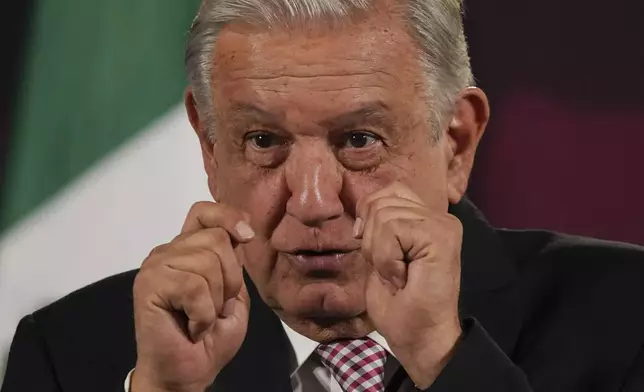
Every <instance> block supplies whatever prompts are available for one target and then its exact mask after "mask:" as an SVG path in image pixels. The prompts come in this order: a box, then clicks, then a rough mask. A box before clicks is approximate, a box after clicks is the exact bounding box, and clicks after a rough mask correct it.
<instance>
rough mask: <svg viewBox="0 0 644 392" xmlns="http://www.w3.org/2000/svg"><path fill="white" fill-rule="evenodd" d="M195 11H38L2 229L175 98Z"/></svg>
mask: <svg viewBox="0 0 644 392" xmlns="http://www.w3.org/2000/svg"><path fill="white" fill-rule="evenodd" d="M197 7H198V0H190V1H186V0H180V1H178V0H137V1H131V0H85V1H76V0H58V1H45V0H42V1H40V2H39V3H38V4H37V6H36V7H35V12H36V14H35V15H34V19H33V20H34V25H33V31H32V37H31V40H30V45H31V46H30V48H28V50H27V56H28V57H27V61H26V69H25V72H24V73H23V75H24V79H23V81H22V87H21V92H20V93H19V94H20V95H19V96H20V100H19V103H18V105H17V106H18V109H17V110H18V112H17V113H16V121H15V124H16V127H15V129H14V133H13V140H12V145H11V151H10V154H9V162H8V167H7V170H8V172H7V178H6V182H5V187H4V195H3V196H4V197H3V198H2V199H1V200H3V206H1V207H2V208H0V214H2V215H1V216H0V230H2V229H4V228H6V227H8V226H9V225H10V224H12V223H13V222H15V221H16V220H17V219H19V218H20V217H22V216H23V215H24V214H26V213H28V212H29V211H30V210H32V209H33V208H34V207H36V206H37V205H38V204H40V203H41V202H43V201H44V200H45V199H47V198H48V197H51V195H53V194H54V193H55V192H56V191H58V190H59V189H60V188H61V187H63V186H64V185H65V184H67V183H68V182H69V181H70V180H72V179H73V178H74V177H76V176H78V175H79V174H80V173H82V172H83V171H84V170H85V169H86V168H88V167H89V166H90V165H91V164H92V163H94V162H95V161H96V160H97V159H99V158H101V157H102V156H104V155H105V154H106V153H108V152H109V151H111V150H112V149H114V148H115V147H116V146H118V145H119V144H120V143H122V142H123V141H125V140H127V139H128V138H129V137H131V136H132V135H134V134H135V133H136V132H137V131H138V130H139V129H141V128H143V127H144V126H145V125H147V124H149V123H150V122H151V121H153V120H154V119H155V118H157V117H158V116H160V115H162V114H163V113H164V112H165V111H166V110H167V109H169V108H170V107H171V106H172V105H174V104H176V103H177V102H178V101H179V100H180V99H181V93H182V91H183V88H184V86H185V77H184V73H183V50H184V45H185V38H186V33H187V30H188V28H189V26H190V22H191V19H192V17H193V16H194V14H195V12H196V10H197Z"/></svg>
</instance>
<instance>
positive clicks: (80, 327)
mask: <svg viewBox="0 0 644 392" xmlns="http://www.w3.org/2000/svg"><path fill="white" fill-rule="evenodd" d="M136 273H137V270H133V271H128V272H124V273H121V274H118V275H114V276H111V277H108V278H105V279H103V280H100V281H98V282H95V283H92V284H90V285H88V286H86V287H83V288H81V289H79V290H76V291H74V292H72V293H70V294H68V295H66V296H65V297H63V298H61V299H59V300H57V301H56V302H54V303H52V304H50V305H48V306H46V307H44V308H42V309H40V310H38V311H36V312H34V313H33V314H32V315H31V317H32V320H33V323H34V326H35V328H36V329H37V330H38V332H39V333H40V335H41V336H42V339H43V341H44V344H45V347H46V349H47V352H48V353H47V354H48V356H49V357H50V360H51V362H52V364H53V367H54V369H55V371H56V375H57V377H58V379H59V381H60V383H61V385H66V384H67V385H77V384H79V383H81V382H89V383H90V384H87V385H92V384H93V383H94V382H95V381H92V380H103V381H104V382H105V381H106V380H110V381H113V382H114V383H117V385H118V382H121V383H122V382H123V380H124V379H125V375H127V373H128V372H129V371H130V370H131V369H132V367H133V366H134V363H135V360H136V342H135V338H134V311H133V305H132V286H133V284H134V278H135V276H136ZM103 387H104V385H103ZM96 390H100V388H99V386H98V385H97V389H96Z"/></svg>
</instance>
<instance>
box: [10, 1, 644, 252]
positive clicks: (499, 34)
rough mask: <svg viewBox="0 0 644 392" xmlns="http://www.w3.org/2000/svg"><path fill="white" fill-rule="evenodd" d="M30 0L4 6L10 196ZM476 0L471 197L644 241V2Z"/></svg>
mask: <svg viewBox="0 0 644 392" xmlns="http://www.w3.org/2000/svg"><path fill="white" fill-rule="evenodd" d="M8 3H9V4H8ZM32 5H33V1H30V0H21V1H18V2H4V4H3V5H0V48H1V50H2V61H1V62H0V64H1V68H0V100H1V101H0V194H2V192H1V187H2V184H3V175H4V172H5V171H4V167H5V164H6V155H7V151H9V149H10V145H11V144H10V130H11V127H12V120H13V119H12V112H13V109H14V106H13V105H14V103H15V97H16V91H17V89H18V83H19V80H20V70H21V67H22V61H23V57H22V55H23V47H24V45H25V42H26V39H27V38H28V32H29V31H28V26H29V21H30V15H31V13H30V10H31V7H32ZM9 6H10V7H11V8H9ZM466 9H467V14H466V33H467V35H468V39H469V42H470V50H471V55H472V63H473V68H474V74H475V76H476V79H477V83H478V84H479V86H481V87H482V88H483V89H484V90H485V91H486V92H487V93H488V95H489V97H490V100H491V104H492V114H493V117H492V121H491V123H490V126H489V128H488V131H487V133H486V136H485V137H484V139H483V142H482V145H481V148H480V150H479V154H478V157H477V163H476V166H475V171H474V174H473V177H472V181H471V184H470V188H469V193H470V197H471V198H472V199H473V200H474V202H475V203H476V204H477V205H479V207H480V208H481V209H482V210H483V212H484V213H485V214H486V215H487V217H488V219H489V220H490V221H491V222H492V224H494V225H496V226H502V227H513V228H524V227H542V228H548V229H554V230H559V231H566V232H572V233H577V234H584V235H590V236H595V237H601V238H606V239H613V240H621V241H629V242H635V243H640V244H644V206H643V205H642V200H644V173H643V172H644V151H643V150H644V93H643V92H644V22H643V21H642V17H643V16H644V2H642V1H641V0H617V1H611V2H608V1H600V0H560V1H556V0H541V1H532V0H531V1H526V0H473V1H467V0H466Z"/></svg>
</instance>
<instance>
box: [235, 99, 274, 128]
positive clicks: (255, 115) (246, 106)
mask: <svg viewBox="0 0 644 392" xmlns="http://www.w3.org/2000/svg"><path fill="white" fill-rule="evenodd" d="M232 111H233V113H234V115H233V118H234V119H241V118H244V119H248V118H250V119H252V120H254V121H257V122H261V123H270V124H278V123H280V122H281V120H282V119H283V117H284V116H283V115H275V114H273V113H271V112H269V111H266V110H264V109H262V108H260V107H259V106H256V105H253V104H251V103H244V102H237V103H235V104H233V106H232Z"/></svg>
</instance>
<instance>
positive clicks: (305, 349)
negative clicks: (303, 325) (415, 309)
mask: <svg viewBox="0 0 644 392" xmlns="http://www.w3.org/2000/svg"><path fill="white" fill-rule="evenodd" d="M280 321H281V320H280ZM281 322H282V326H283V327H284V331H285V332H286V336H287V337H288V340H289V342H290V344H291V347H292V349H293V353H294V354H295V362H296V363H295V366H293V367H292V369H293V371H292V372H291V377H293V375H294V374H295V373H297V371H298V370H299V369H300V367H301V366H302V365H303V364H304V362H306V360H307V359H309V357H310V356H311V354H313V352H315V349H316V348H317V347H318V345H319V344H320V343H318V342H316V341H315V340H311V339H309V338H307V337H306V336H304V335H302V334H299V333H297V332H295V331H294V330H293V328H291V327H289V326H288V325H286V323H285V322H284V321H281ZM367 336H368V337H369V338H370V339H371V340H373V341H374V342H376V343H378V344H379V345H380V346H382V348H384V349H385V350H386V351H387V352H388V353H389V355H391V356H393V357H394V358H395V357H396V356H395V355H394V353H392V352H391V348H389V344H388V343H387V341H386V340H385V338H384V336H382V335H381V334H379V333H378V332H376V331H373V332H372V333H370V334H369V335H367Z"/></svg>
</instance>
